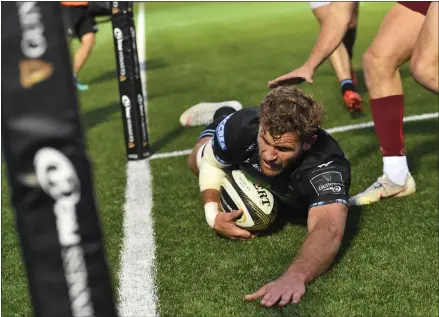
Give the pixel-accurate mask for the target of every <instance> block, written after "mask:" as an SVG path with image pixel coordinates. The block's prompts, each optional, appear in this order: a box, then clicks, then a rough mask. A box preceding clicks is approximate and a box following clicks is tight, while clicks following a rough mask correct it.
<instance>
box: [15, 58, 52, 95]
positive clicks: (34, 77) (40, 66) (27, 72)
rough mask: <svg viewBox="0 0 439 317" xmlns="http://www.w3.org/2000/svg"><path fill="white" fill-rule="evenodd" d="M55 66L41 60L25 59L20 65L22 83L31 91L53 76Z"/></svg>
mask: <svg viewBox="0 0 439 317" xmlns="http://www.w3.org/2000/svg"><path fill="white" fill-rule="evenodd" d="M53 69H54V67H53V65H52V64H51V63H48V62H45V61H42V60H40V59H24V60H21V61H20V63H19V70H20V83H21V86H22V87H23V88H26V89H29V88H31V87H33V86H34V85H36V84H39V83H40V82H42V81H44V80H46V79H48V78H49V77H50V76H51V75H52V74H53Z"/></svg>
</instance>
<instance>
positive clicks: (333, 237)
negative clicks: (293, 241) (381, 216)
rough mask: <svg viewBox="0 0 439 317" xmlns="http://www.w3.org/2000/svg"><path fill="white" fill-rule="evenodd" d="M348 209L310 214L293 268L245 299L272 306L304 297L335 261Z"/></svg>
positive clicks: (332, 206)
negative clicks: (306, 291) (307, 286)
mask: <svg viewBox="0 0 439 317" xmlns="http://www.w3.org/2000/svg"><path fill="white" fill-rule="evenodd" d="M347 212H348V207H347V206H346V205H344V204H342V203H333V204H329V205H323V206H317V207H313V208H311V209H310V210H309V215H308V236H307V238H306V240H305V241H304V243H303V245H302V248H301V249H300V251H299V253H298V255H297V256H296V258H295V259H294V261H293V263H292V264H291V266H290V267H289V268H288V269H287V270H286V271H285V273H284V274H282V276H281V277H279V278H278V279H277V280H275V281H272V282H270V283H268V284H266V285H264V286H263V287H262V288H260V289H259V290H258V291H257V292H255V293H253V294H250V295H247V296H245V299H246V300H255V299H261V305H263V306H266V307H271V306H273V305H275V304H276V303H278V304H279V306H284V305H287V304H288V303H290V302H293V303H295V304H297V303H298V302H299V301H300V299H301V297H302V296H303V295H304V294H305V284H307V283H309V282H311V281H312V280H314V279H316V278H317V277H319V276H320V275H321V274H323V273H324V272H325V271H326V270H327V269H328V268H329V266H330V265H331V263H332V261H333V260H334V258H335V256H336V254H337V252H338V249H339V247H340V244H341V240H342V237H343V233H344V228H345V223H346V217H347Z"/></svg>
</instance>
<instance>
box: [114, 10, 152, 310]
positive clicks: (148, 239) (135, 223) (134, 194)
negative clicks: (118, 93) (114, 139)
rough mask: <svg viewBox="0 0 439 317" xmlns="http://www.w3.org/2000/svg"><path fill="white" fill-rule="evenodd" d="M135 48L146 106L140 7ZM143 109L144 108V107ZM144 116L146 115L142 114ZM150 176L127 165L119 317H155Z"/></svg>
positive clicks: (141, 167) (145, 166)
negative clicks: (136, 49)
mask: <svg viewBox="0 0 439 317" xmlns="http://www.w3.org/2000/svg"><path fill="white" fill-rule="evenodd" d="M137 25H138V34H137V48H138V55H139V64H140V65H142V66H143V67H141V78H142V89H143V95H144V96H145V98H144V100H145V105H146V101H147V99H146V82H145V80H146V75H145V71H146V70H145V68H146V51H145V37H146V34H145V7H144V3H143V2H140V3H139V13H138V18H137ZM145 108H146V107H145ZM145 113H146V111H145ZM152 202H153V201H152V176H151V168H150V166H149V161H148V160H139V161H128V163H127V186H126V189H125V205H124V218H123V244H122V251H121V260H120V272H119V315H120V316H121V317H156V316H159V313H158V311H157V303H158V297H157V288H156V284H155V273H156V271H155V269H156V268H155V266H154V261H155V239H154V230H153V219H152V214H151V212H152V205H153V203H152Z"/></svg>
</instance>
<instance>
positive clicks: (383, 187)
mask: <svg viewBox="0 0 439 317" xmlns="http://www.w3.org/2000/svg"><path fill="white" fill-rule="evenodd" d="M423 20H424V17H423V16H422V14H419V13H417V12H415V11H412V10H410V9H408V8H407V7H405V6H403V5H401V4H399V3H397V4H395V5H394V6H393V8H392V9H391V10H390V11H389V13H388V14H387V15H386V17H385V18H384V21H383V23H382V25H381V27H380V29H379V31H378V34H377V35H376V37H375V39H374V40H373V42H372V44H371V46H370V47H369V48H368V49H367V51H366V52H365V53H364V54H363V69H364V74H365V80H366V85H367V88H368V90H369V93H370V104H371V110H372V117H373V121H374V123H375V130H376V133H377V137H378V142H379V144H380V150H381V154H382V156H383V163H384V169H383V171H384V175H383V176H382V177H380V178H379V179H378V180H377V182H376V183H375V184H373V185H372V186H370V187H369V188H368V189H367V190H365V191H364V192H362V193H360V194H358V195H357V196H355V197H352V198H351V203H352V204H354V205H363V204H369V203H373V202H375V201H378V200H379V199H380V198H381V197H391V196H406V195H409V194H412V193H414V192H415V191H416V186H415V182H414V181H413V178H412V177H411V175H410V173H409V169H408V166H407V159H406V156H405V148H404V135H403V126H402V120H403V114H404V96H403V90H402V84H401V77H400V74H399V67H400V65H401V64H402V63H404V62H405V61H407V59H408V58H409V57H410V55H411V53H412V51H413V48H414V45H415V41H416V38H417V36H418V34H419V31H420V29H421V26H422V23H423Z"/></svg>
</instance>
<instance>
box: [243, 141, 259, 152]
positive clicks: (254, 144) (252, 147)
mask: <svg viewBox="0 0 439 317" xmlns="http://www.w3.org/2000/svg"><path fill="white" fill-rule="evenodd" d="M257 147H258V143H257V142H254V143H252V144H250V146H249V147H248V148H246V149H245V151H246V152H250V151H253V150H254V149H256V148H257Z"/></svg>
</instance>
